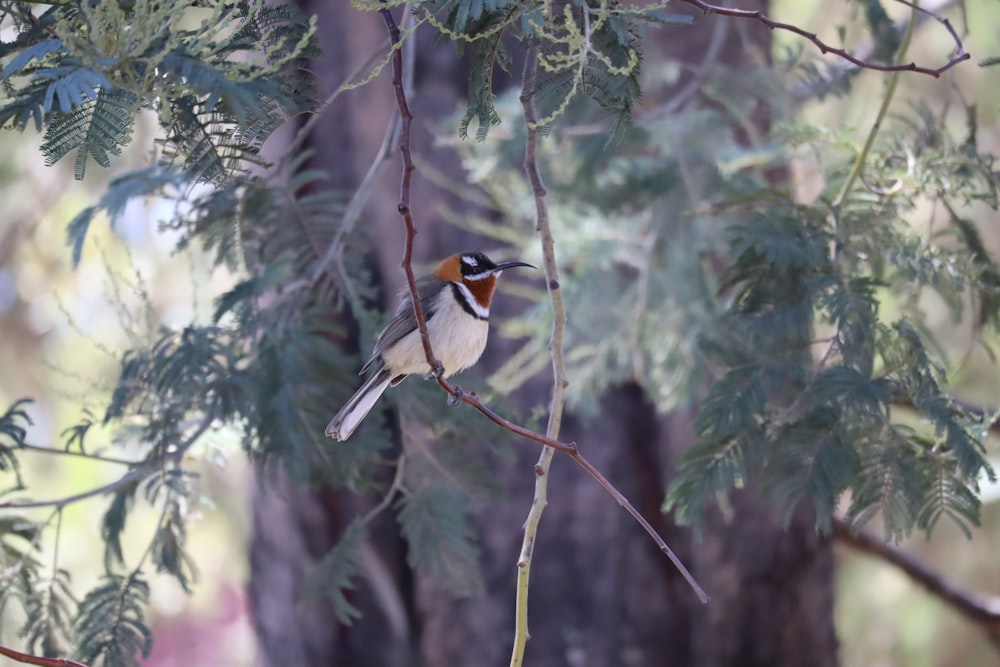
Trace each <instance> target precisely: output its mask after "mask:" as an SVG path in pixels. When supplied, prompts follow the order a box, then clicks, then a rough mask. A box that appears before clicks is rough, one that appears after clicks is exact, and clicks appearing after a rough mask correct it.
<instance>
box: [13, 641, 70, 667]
mask: <svg viewBox="0 0 1000 667" xmlns="http://www.w3.org/2000/svg"><path fill="white" fill-rule="evenodd" d="M0 655H5V656H7V657H8V658H10V659H11V660H14V661H16V662H20V663H22V664H25V665H39V666H40V667H87V665H85V664H83V663H82V662H77V661H76V660H70V659H69V658H42V657H40V656H37V655H31V654H30V653H21V652H20V651H15V650H14V649H10V648H7V647H5V646H0Z"/></svg>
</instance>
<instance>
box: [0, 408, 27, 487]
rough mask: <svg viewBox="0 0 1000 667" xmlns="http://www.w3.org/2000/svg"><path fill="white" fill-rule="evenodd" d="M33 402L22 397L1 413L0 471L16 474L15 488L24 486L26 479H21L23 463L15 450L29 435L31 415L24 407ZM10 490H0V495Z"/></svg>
mask: <svg viewBox="0 0 1000 667" xmlns="http://www.w3.org/2000/svg"><path fill="white" fill-rule="evenodd" d="M30 404H31V399H27V398H22V399H21V400H19V401H16V402H15V403H14V404H13V405H11V406H10V407H9V408H7V411H6V412H5V413H3V415H0V472H9V473H13V474H14V479H15V483H14V489H15V490H19V489H23V488H24V481H23V480H22V479H21V464H20V463H19V462H18V460H17V454H15V450H16V449H17V448H18V447H20V446H21V445H23V444H24V440H25V438H26V437H27V435H28V427H29V426H31V423H32V422H31V417H29V416H28V413H27V412H26V411H25V409H24V407H25V406H27V405H30ZM8 491H10V489H7V490H4V491H0V495H3V494H4V493H6V492H8Z"/></svg>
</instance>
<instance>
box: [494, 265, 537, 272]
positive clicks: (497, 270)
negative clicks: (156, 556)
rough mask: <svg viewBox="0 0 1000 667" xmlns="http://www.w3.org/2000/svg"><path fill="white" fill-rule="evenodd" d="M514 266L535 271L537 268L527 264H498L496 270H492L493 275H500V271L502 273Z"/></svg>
mask: <svg viewBox="0 0 1000 667" xmlns="http://www.w3.org/2000/svg"><path fill="white" fill-rule="evenodd" d="M515 266H526V267H528V268H529V269H537V268H538V267H537V266H532V265H531V264H528V263H527V262H500V263H499V264H497V266H496V268H495V269H493V273H500V272H501V271H504V270H506V269H512V268H514V267H515Z"/></svg>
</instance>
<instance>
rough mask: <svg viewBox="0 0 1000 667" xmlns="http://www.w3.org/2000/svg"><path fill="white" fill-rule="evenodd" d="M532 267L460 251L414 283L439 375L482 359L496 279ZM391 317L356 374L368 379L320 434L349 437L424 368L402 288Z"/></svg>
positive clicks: (409, 303)
mask: <svg viewBox="0 0 1000 667" xmlns="http://www.w3.org/2000/svg"><path fill="white" fill-rule="evenodd" d="M518 266H526V267H529V268H532V269H534V268H535V267H534V266H532V265H531V264H528V263H526V262H500V263H499V264H498V263H496V262H494V261H493V260H491V259H490V258H489V257H487V256H486V255H484V254H483V253H482V252H479V251H470V252H460V253H456V254H454V255H451V256H449V257H447V258H445V259H444V260H442V261H441V263H440V264H438V266H437V268H436V269H435V270H434V272H433V273H432V274H431V275H429V276H425V277H423V278H420V279H418V280H417V283H416V285H417V295H418V296H419V297H420V305H421V307H422V308H423V311H424V317H425V318H426V320H427V333H428V335H429V336H430V341H431V349H433V351H434V356H436V357H437V358H438V361H440V362H441V365H442V366H443V367H444V377H448V376H450V375H452V374H453V373H458V372H459V371H462V370H465V369H466V368H469V367H470V366H472V365H473V364H475V363H476V362H477V361H479V357H481V356H482V354H483V350H484V349H486V338H487V336H488V334H489V317H490V304H491V303H492V301H493V292H494V290H495V289H496V286H497V278H499V277H500V274H501V273H502V272H503V271H505V270H507V269H510V268H514V267H518ZM400 296H401V299H402V300H401V302H400V304H399V307H398V308H397V309H396V313H395V314H394V315H393V316H392V319H391V320H389V323H388V324H386V325H385V328H384V329H382V331H381V332H380V333H379V335H378V336H377V337H376V338H375V347H374V350H373V351H372V356H371V358H370V359H369V360H368V363H366V364H365V365H364V366H363V367H362V368H361V371H360V372H359V373H358V374H359V375H364V374H365V373H366V372H369V371H370V372H371V375H370V376H369V378H368V379H367V380H365V382H364V384H362V385H361V388H360V389H358V390H357V391H356V392H355V393H354V395H353V396H352V397H351V399H350V400H349V401H347V404H346V405H344V407H343V408H341V410H340V412H338V413H337V414H336V416H335V417H334V418H333V419H332V420H331V421H330V424H329V425H328V426H327V427H326V435H327V437H329V438H333V439H334V440H339V441H341V442H343V441H344V440H347V439H348V438H349V437H351V434H352V433H354V431H355V429H357V428H358V426H359V425H360V424H361V421H362V420H363V419H364V418H365V416H366V415H367V414H368V413H369V412H371V410H372V408H374V407H375V403H376V402H377V401H378V399H379V398H380V397H381V396H382V394H383V393H384V392H385V390H386V389H388V388H389V387H395V386H396V385H398V384H399V383H400V382H402V381H403V380H405V379H406V377H407V376H409V375H415V374H417V373H420V374H427V371H428V370H429V367H428V365H427V357H426V356H425V354H424V348H423V344H422V342H421V340H420V331H419V330H418V329H417V320H416V317H414V315H413V305H412V301H411V300H410V295H409V292H408V291H407V290H404V291H403V292H402V293H401V295H400Z"/></svg>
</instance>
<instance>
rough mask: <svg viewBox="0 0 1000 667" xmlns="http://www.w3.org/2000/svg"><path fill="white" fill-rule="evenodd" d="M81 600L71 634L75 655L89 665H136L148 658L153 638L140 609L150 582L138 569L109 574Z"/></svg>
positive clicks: (130, 666)
mask: <svg viewBox="0 0 1000 667" xmlns="http://www.w3.org/2000/svg"><path fill="white" fill-rule="evenodd" d="M102 582H103V583H102V584H100V585H99V586H98V587H97V588H95V589H94V590H92V591H91V592H90V593H88V594H87V596H86V597H85V598H84V599H83V601H81V602H80V607H79V609H78V611H77V615H76V619H75V620H74V627H73V635H74V637H75V638H76V642H77V645H76V648H75V650H74V658H75V659H77V660H79V661H81V662H84V663H86V664H87V665H91V666H92V667H133V666H134V667H139V665H141V664H142V663H141V662H140V661H139V656H140V655H141V656H142V657H143V658H147V657H149V651H150V649H151V648H152V646H153V637H152V635H151V634H150V631H149V628H148V627H147V626H146V622H145V619H144V617H143V610H144V609H145V608H146V606H147V605H148V604H149V584H148V583H146V580H145V579H143V578H142V577H141V576H140V575H139V573H138V572H133V573H132V574H130V575H128V576H124V575H117V574H108V575H106V576H105V577H104V578H103V579H102Z"/></svg>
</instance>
